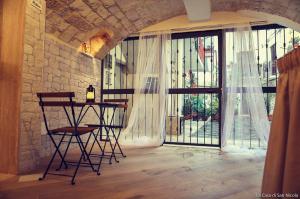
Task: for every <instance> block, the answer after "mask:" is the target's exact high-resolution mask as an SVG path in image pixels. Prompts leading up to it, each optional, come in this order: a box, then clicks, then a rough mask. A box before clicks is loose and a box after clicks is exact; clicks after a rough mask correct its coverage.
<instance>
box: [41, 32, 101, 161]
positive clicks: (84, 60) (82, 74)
mask: <svg viewBox="0 0 300 199" xmlns="http://www.w3.org/2000/svg"><path fill="white" fill-rule="evenodd" d="M100 67H101V61H100V60H98V59H94V58H92V57H90V56H88V55H85V54H82V53H80V52H78V51H77V50H76V49H74V48H72V47H70V46H69V45H67V44H65V43H63V42H62V41H60V40H57V39H56V38H55V37H53V36H52V35H48V34H46V37H45V60H44V69H43V91H46V92H52V91H73V92H75V100H76V101H85V94H86V88H87V87H88V86H89V85H90V84H91V85H93V86H94V87H95V88H96V100H97V101H99V100H100V95H99V91H100ZM75 111H77V113H78V111H79V110H78V109H77V110H75ZM47 117H48V118H49V124H48V125H49V126H50V128H56V127H59V126H60V127H61V126H65V125H68V123H67V118H66V115H65V113H64V111H63V110H62V109H60V108H51V109H50V108H48V110H47ZM96 121H97V118H96V115H95V114H93V112H92V111H89V112H88V114H87V115H86V117H85V120H83V122H82V123H83V124H84V123H86V122H89V123H93V122H96ZM45 131H46V130H45V128H44V123H43V122H42V134H43V136H42V148H41V155H42V156H46V155H49V153H50V151H51V150H53V145H52V143H50V140H49V138H48V136H46V135H45V134H46V132H45Z"/></svg>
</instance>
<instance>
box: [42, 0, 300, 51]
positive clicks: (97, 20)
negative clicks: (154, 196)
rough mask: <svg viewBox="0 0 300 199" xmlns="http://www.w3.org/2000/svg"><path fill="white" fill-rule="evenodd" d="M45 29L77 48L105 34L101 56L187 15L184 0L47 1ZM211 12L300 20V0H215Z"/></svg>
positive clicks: (299, 21)
mask: <svg viewBox="0 0 300 199" xmlns="http://www.w3.org/2000/svg"><path fill="white" fill-rule="evenodd" d="M46 3H47V10H46V32H47V33H50V34H53V35H55V36H56V37H57V38H59V39H61V40H63V41H64V42H66V43H69V44H71V45H72V46H74V47H79V46H80V45H81V44H82V43H83V42H85V41H87V40H88V39H89V38H91V37H93V36H95V35H99V36H105V37H106V41H105V45H104V46H103V47H102V48H101V49H100V50H99V52H98V54H97V55H98V57H103V55H104V54H105V53H106V52H107V51H108V50H109V49H111V48H113V47H114V46H115V45H116V44H117V43H118V42H119V41H121V40H122V39H124V38H126V37H128V35H130V34H132V33H135V32H137V31H139V30H141V29H143V28H145V27H147V26H150V25H153V24H155V23H158V22H161V21H163V20H166V19H168V18H171V17H175V16H178V15H182V14H185V13H186V11H185V7H184V4H183V1H182V0H46ZM211 3H212V11H237V10H254V11H259V12H265V13H269V14H275V15H278V16H283V17H285V18H288V19H291V20H293V21H296V22H298V23H300V15H299V14H298V13H299V12H300V1H299V0H212V1H211Z"/></svg>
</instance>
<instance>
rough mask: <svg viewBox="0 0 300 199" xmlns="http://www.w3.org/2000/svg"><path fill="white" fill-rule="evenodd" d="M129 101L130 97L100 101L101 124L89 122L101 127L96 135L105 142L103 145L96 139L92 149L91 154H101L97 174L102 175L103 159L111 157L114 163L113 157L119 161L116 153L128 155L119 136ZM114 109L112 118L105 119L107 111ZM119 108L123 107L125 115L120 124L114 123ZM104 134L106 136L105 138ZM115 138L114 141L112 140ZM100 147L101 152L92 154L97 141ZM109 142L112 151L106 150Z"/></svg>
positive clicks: (110, 162)
mask: <svg viewBox="0 0 300 199" xmlns="http://www.w3.org/2000/svg"><path fill="white" fill-rule="evenodd" d="M127 102H128V99H105V100H104V103H100V105H99V106H100V125H99V124H87V125H88V127H97V128H99V130H98V132H97V134H96V136H100V141H102V142H104V146H103V147H101V145H100V143H99V142H98V140H97V139H96V140H94V142H93V144H92V147H91V150H90V152H89V154H90V155H91V156H100V160H99V164H98V168H97V174H98V175H100V167H101V163H102V159H103V158H105V157H107V158H108V159H109V164H112V159H113V158H114V160H115V162H119V161H118V160H117V157H116V154H121V155H122V157H126V155H125V154H124V152H123V150H122V148H121V146H120V144H119V137H120V134H121V130H122V128H123V124H124V118H125V114H126V111H127V107H128V105H127ZM109 109H112V115H111V117H110V119H107V120H109V121H105V111H107V110H109ZM117 109H123V115H122V118H121V121H120V124H117V125H116V124H114V119H115V112H116V110H117ZM103 129H104V130H105V131H104V132H105V135H103ZM103 136H104V138H103ZM112 140H113V141H112ZM96 142H98V143H97V145H98V146H99V147H100V149H101V154H100V155H98V154H91V151H92V150H93V147H94V146H95V143H96ZM107 143H108V144H109V146H110V150H111V152H106V146H107ZM116 149H118V151H119V152H116Z"/></svg>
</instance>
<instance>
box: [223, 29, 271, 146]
mask: <svg viewBox="0 0 300 199" xmlns="http://www.w3.org/2000/svg"><path fill="white" fill-rule="evenodd" d="M232 39H233V43H234V47H233V48H231V49H230V50H232V52H226V57H228V56H233V57H232V60H233V62H232V64H231V67H230V69H229V70H228V68H227V70H226V71H227V73H228V75H227V76H226V81H225V90H224V97H225V100H224V104H225V109H224V113H225V114H224V117H223V131H222V132H223V136H222V147H223V149H224V150H226V149H229V150H230V149H236V148H238V149H242V148H243V149H245V148H249V147H250V143H249V142H251V141H250V140H251V139H252V140H253V137H256V138H258V139H259V140H260V141H259V142H260V145H261V146H263V145H264V146H266V143H267V141H268V137H269V129H270V127H269V121H268V118H267V111H266V106H265V102H264V96H263V93H262V86H261V81H260V78H259V75H258V69H257V64H256V58H255V51H254V50H255V49H254V45H253V40H252V30H251V28H250V26H248V27H240V28H237V29H235V30H234V32H233V38H232ZM226 43H227V42H226ZM227 51H228V50H227ZM250 136H251V137H252V138H250Z"/></svg>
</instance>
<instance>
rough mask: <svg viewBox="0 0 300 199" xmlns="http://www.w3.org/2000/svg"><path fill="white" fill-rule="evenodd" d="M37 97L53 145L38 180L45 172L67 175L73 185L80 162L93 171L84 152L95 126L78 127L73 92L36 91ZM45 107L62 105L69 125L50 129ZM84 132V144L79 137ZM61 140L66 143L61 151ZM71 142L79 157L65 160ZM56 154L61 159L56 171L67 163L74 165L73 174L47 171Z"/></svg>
mask: <svg viewBox="0 0 300 199" xmlns="http://www.w3.org/2000/svg"><path fill="white" fill-rule="evenodd" d="M37 97H38V98H39V105H40V107H41V109H42V113H43V119H44V123H45V127H46V130H47V134H48V136H49V137H50V140H51V141H52V143H53V145H54V146H55V151H54V153H53V155H52V157H51V159H50V161H49V163H48V166H47V168H46V170H45V172H44V174H43V176H42V177H41V178H40V179H39V180H43V179H45V177H46V175H47V174H52V175H60V176H69V177H72V180H71V184H72V185H74V184H75V177H76V174H77V171H78V169H79V166H80V165H81V164H85V165H88V166H89V167H91V169H92V170H93V171H95V169H94V167H93V164H92V162H91V160H90V158H89V156H88V153H87V152H86V147H87V145H88V143H89V140H90V137H91V134H92V133H93V131H94V130H95V129H96V128H94V127H79V126H78V125H79V124H78V118H76V116H75V110H74V107H76V102H74V101H73V97H75V94H74V92H51V93H37ZM49 98H50V99H51V101H50V100H49V101H46V99H49ZM47 107H62V108H63V110H64V112H65V114H66V117H67V120H68V122H69V125H67V126H64V127H58V128H54V129H50V128H49V125H48V121H47V117H46V115H47V114H46V108H47ZM67 109H69V110H70V112H71V113H69V112H68V111H67ZM86 134H88V139H87V141H86V143H85V144H84V142H83V141H82V139H81V136H82V135H86ZM55 136H56V137H59V138H60V139H58V140H59V141H58V143H56V142H55V139H54V137H55ZM66 137H69V140H68V141H65V140H64V139H65V138H66ZM73 137H74V138H75V141H74V142H72V138H73ZM63 142H67V143H68V145H67V147H66V149H65V151H64V152H63V151H61V144H62V143H63ZM71 143H74V144H76V145H77V146H78V147H79V149H80V152H81V155H80V159H79V160H78V161H77V162H68V161H66V160H65V158H66V155H67V151H68V149H69V146H70V144H71ZM57 154H58V155H59V157H60V159H61V164H60V166H59V168H58V169H56V170H57V171H58V170H60V169H61V167H62V165H64V166H65V169H67V168H68V166H69V165H71V166H76V169H75V171H74V173H73V175H65V174H59V173H50V172H49V169H50V167H51V165H52V163H53V160H54V158H55V157H56V155H57ZM82 159H84V161H86V160H87V163H85V162H83V163H82Z"/></svg>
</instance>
